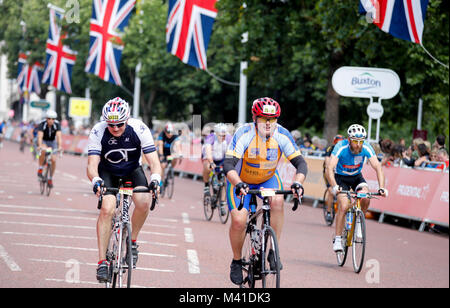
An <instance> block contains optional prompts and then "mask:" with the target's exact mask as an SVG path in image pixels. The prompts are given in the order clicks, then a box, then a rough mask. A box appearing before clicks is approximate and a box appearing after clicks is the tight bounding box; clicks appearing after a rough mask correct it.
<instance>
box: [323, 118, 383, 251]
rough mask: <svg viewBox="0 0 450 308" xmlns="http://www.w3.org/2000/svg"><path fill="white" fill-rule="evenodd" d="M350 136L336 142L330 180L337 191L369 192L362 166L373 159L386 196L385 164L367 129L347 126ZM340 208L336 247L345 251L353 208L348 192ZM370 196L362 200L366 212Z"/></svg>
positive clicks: (339, 197)
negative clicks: (347, 218) (347, 223)
mask: <svg viewBox="0 0 450 308" xmlns="http://www.w3.org/2000/svg"><path fill="white" fill-rule="evenodd" d="M347 135H348V138H347V139H346V140H342V141H340V142H338V143H337V144H336V146H335V147H334V150H333V152H332V153H331V157H330V160H329V163H328V165H327V166H326V175H327V178H328V181H329V183H330V185H331V187H333V190H332V191H333V194H335V195H336V194H337V193H338V192H339V191H340V190H350V189H353V191H355V192H356V191H362V192H369V188H368V185H367V183H366V180H365V179H364V178H363V176H362V174H361V170H362V168H363V166H364V163H365V162H366V159H368V160H369V163H370V165H371V166H372V168H373V169H374V170H375V171H376V173H377V179H378V187H379V190H378V191H379V192H380V193H381V194H382V196H383V197H386V196H387V193H388V192H387V189H386V188H384V174H383V170H382V169H381V164H380V162H379V161H378V158H377V156H376V155H375V151H374V150H373V148H372V146H371V145H370V144H369V143H368V142H367V141H366V140H365V139H366V136H367V133H366V130H365V128H364V127H363V126H361V125H359V124H353V125H351V126H350V127H349V128H348V130H347ZM337 201H338V205H339V209H338V212H337V215H336V234H335V238H334V241H333V250H334V251H342V250H343V249H344V248H343V246H342V239H341V236H340V235H341V234H342V231H343V229H344V220H345V213H346V212H347V210H348V209H349V206H350V205H349V202H348V199H347V196H346V195H344V194H338V195H337ZM369 204H370V200H369V199H366V198H365V199H362V200H361V209H362V211H363V212H364V214H365V213H366V212H367V209H368V208H369Z"/></svg>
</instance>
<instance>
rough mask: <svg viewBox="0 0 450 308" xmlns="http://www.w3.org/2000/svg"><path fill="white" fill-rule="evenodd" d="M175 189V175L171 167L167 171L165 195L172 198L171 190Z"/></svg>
mask: <svg viewBox="0 0 450 308" xmlns="http://www.w3.org/2000/svg"><path fill="white" fill-rule="evenodd" d="M174 189H175V177H174V174H173V168H170V170H169V173H168V178H167V187H166V190H167V197H168V198H169V199H172V196H173V191H174Z"/></svg>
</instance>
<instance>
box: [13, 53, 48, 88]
mask: <svg viewBox="0 0 450 308" xmlns="http://www.w3.org/2000/svg"><path fill="white" fill-rule="evenodd" d="M18 62H19V65H18V73H17V79H16V80H17V84H18V85H19V91H20V92H25V91H28V92H29V93H31V92H35V93H37V94H40V93H41V85H40V82H41V77H42V64H41V63H39V62H35V63H34V64H33V65H32V66H31V68H30V65H29V64H28V62H27V55H26V54H25V53H20V54H19V61H18Z"/></svg>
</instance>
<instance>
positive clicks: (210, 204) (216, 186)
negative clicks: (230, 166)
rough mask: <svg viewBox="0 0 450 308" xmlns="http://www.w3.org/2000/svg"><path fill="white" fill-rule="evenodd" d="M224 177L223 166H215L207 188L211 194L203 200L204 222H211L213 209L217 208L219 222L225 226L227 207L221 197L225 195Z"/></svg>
mask: <svg viewBox="0 0 450 308" xmlns="http://www.w3.org/2000/svg"><path fill="white" fill-rule="evenodd" d="M225 185H226V177H225V172H224V171H223V166H217V167H216V168H215V169H214V170H213V171H211V174H210V176H209V187H210V191H211V194H210V195H205V196H204V198H203V211H204V213H205V218H206V220H211V218H212V217H213V214H214V209H216V208H217V211H218V213H219V218H220V221H221V222H222V223H223V224H225V223H227V221H228V217H229V216H230V211H229V210H228V205H227V204H226V202H222V195H223V194H224V193H225Z"/></svg>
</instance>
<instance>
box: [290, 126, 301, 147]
mask: <svg viewBox="0 0 450 308" xmlns="http://www.w3.org/2000/svg"><path fill="white" fill-rule="evenodd" d="M291 135H292V138H294V141H295V143H296V144H297V145H298V146H300V145H301V144H303V139H302V133H301V132H300V131H299V130H297V129H294V130H293V131H292V132H291Z"/></svg>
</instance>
